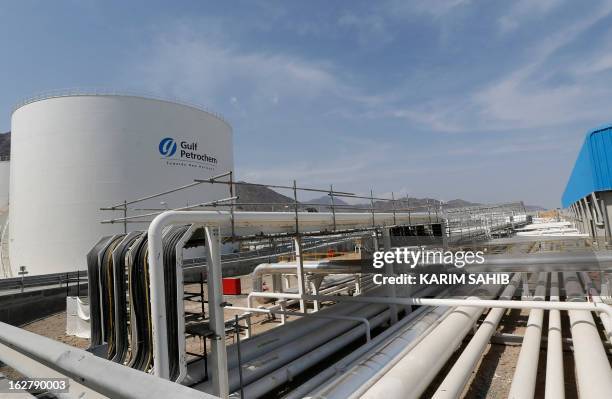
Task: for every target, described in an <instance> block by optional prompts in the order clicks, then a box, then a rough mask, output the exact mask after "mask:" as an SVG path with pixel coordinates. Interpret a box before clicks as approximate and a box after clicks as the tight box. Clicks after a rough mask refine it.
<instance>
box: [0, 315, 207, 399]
mask: <svg viewBox="0 0 612 399" xmlns="http://www.w3.org/2000/svg"><path fill="white" fill-rule="evenodd" d="M0 343H1V344H3V345H6V346H7V347H9V348H11V349H14V350H16V351H18V352H20V353H21V354H23V355H25V356H27V357H29V358H31V359H34V360H36V361H37V362H40V363H41V364H43V365H45V366H47V367H49V368H52V369H54V370H56V371H57V372H59V373H60V374H63V375H65V376H66V377H68V378H71V379H74V380H75V381H78V383H79V384H82V385H84V386H86V387H87V388H89V389H91V390H93V391H96V392H99V393H101V394H102V395H105V396H108V397H110V398H138V399H150V398H155V397H166V398H170V397H172V398H176V397H181V398H193V399H196V398H197V399H203V398H214V396H211V395H208V394H203V393H202V392H197V391H195V390H193V389H190V388H188V387H185V386H182V385H180V384H177V383H174V382H170V381H167V380H164V379H161V378H157V377H155V376H153V375H150V374H147V373H143V372H141V371H138V370H134V369H132V368H129V367H125V366H122V365H120V364H117V363H114V362H111V361H108V360H105V359H102V358H99V357H97V356H95V355H94V354H92V353H89V352H86V351H84V350H82V349H78V348H75V347H72V346H69V345H66V344H64V343H61V342H58V341H55V340H52V339H50V338H46V337H42V336H40V335H37V334H34V333H31V332H29V331H26V330H23V329H20V328H17V327H13V326H10V325H8V324H5V323H1V322H0Z"/></svg>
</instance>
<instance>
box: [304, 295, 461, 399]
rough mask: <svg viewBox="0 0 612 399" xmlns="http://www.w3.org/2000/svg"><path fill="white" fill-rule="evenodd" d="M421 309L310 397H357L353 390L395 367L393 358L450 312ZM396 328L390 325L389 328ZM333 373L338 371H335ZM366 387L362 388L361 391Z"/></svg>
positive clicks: (418, 340) (418, 339) (442, 309)
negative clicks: (416, 314) (392, 333)
mask: <svg viewBox="0 0 612 399" xmlns="http://www.w3.org/2000/svg"><path fill="white" fill-rule="evenodd" d="M421 309H425V310H423V311H422V313H420V314H419V315H418V316H417V318H416V319H415V320H414V322H411V323H409V324H406V325H405V326H404V328H402V329H400V330H398V331H397V333H396V334H394V335H393V336H392V337H391V338H389V339H388V340H385V341H384V342H383V343H381V345H380V346H377V347H376V348H373V349H372V350H371V351H368V353H366V354H364V355H363V356H362V357H361V358H360V359H357V360H356V361H355V362H354V364H353V365H352V366H351V367H349V368H348V369H346V370H342V374H339V375H338V376H337V377H336V378H333V379H331V380H330V381H329V382H327V383H326V384H325V385H323V386H322V387H317V389H316V390H315V391H314V392H312V394H311V395H310V396H311V397H316V398H325V399H346V398H348V397H353V396H358V394H359V392H356V391H358V390H359V389H360V388H362V387H364V385H365V384H368V382H371V381H375V380H376V376H377V375H381V374H383V373H384V372H385V371H386V370H387V369H390V368H391V367H392V366H393V365H394V364H395V363H394V360H395V359H398V358H401V357H402V356H403V355H404V354H406V353H408V352H409V351H410V350H411V349H412V348H414V346H416V345H417V344H418V343H419V342H420V341H421V340H422V339H423V338H424V337H425V336H426V335H427V334H428V333H429V332H430V331H431V330H433V328H435V327H436V326H437V325H438V324H439V323H440V322H441V321H442V320H444V318H445V317H446V316H447V315H448V314H450V313H451V310H449V309H446V308H444V307H436V308H429V309H426V308H424V307H421V308H419V310H421ZM399 323H401V321H400V322H398V324H399ZM396 325H397V324H394V325H393V326H392V327H395V326H396ZM335 371H336V372H338V370H335ZM370 385H371V383H370ZM370 385H367V386H365V388H364V390H365V389H367V388H368V387H369V386H370ZM294 397H295V396H294Z"/></svg>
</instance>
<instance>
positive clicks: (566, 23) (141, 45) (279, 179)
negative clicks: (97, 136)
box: [0, 0, 612, 207]
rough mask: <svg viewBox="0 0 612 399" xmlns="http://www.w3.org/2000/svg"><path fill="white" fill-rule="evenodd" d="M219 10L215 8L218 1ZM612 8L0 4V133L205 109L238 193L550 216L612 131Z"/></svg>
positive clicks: (559, 4) (450, 2)
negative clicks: (133, 110) (156, 106)
mask: <svg viewBox="0 0 612 399" xmlns="http://www.w3.org/2000/svg"><path fill="white" fill-rule="evenodd" d="M229 4H231V7H230V6H229ZM611 13H612V2H610V1H608V2H604V1H588V2H576V1H569V0H567V1H563V0H539V1H536V0H518V1H515V2H508V1H469V0H441V1H412V2H407V1H395V0H389V1H379V2H370V1H363V2H357V1H346V2H328V1H308V2H297V1H267V2H264V1H234V2H206V1H179V2H162V1H154V0H149V1H142V2H137V1H129V2H119V1H87V0H82V1H77V0H74V1H29V0H19V1H3V2H2V4H1V5H0V20H1V21H2V23H1V24H0V51H1V52H2V56H1V59H2V62H1V64H0V65H1V66H0V71H1V73H0V93H1V94H0V130H2V131H6V130H9V129H10V112H11V109H12V107H13V105H14V104H15V103H17V102H18V101H19V100H20V99H23V98H25V97H28V96H31V95H33V94H37V93H40V92H44V91H47V90H53V89H59V88H74V87H100V88H113V89H122V90H132V91H138V92H143V93H153V94H156V95H161V96H167V97H178V98H181V99H183V100H187V101H193V102H197V103H200V104H204V105H206V106H208V107H210V108H211V109H213V110H215V111H218V112H220V113H221V114H223V115H224V116H225V117H226V119H228V120H229V122H230V123H231V124H232V126H233V128H234V142H235V151H234V152H235V163H236V169H237V173H238V175H239V176H240V177H242V178H243V179H247V180H252V181H263V182H271V183H290V182H291V181H292V179H294V178H296V179H297V180H298V183H299V184H302V185H310V186H322V187H326V186H328V185H329V184H330V183H333V184H334V185H335V187H337V188H338V189H343V190H347V191H354V192H359V193H365V192H369V189H370V187H373V188H374V191H375V192H376V193H378V194H379V195H387V194H389V193H390V192H391V191H395V193H396V194H397V193H401V194H402V195H405V194H408V195H411V196H421V197H422V196H431V197H436V198H441V199H443V200H450V199H453V198H463V199H467V200H472V201H480V202H500V201H508V200H516V199H522V200H524V201H526V202H527V203H529V204H538V205H542V206H547V207H556V206H559V202H560V197H561V193H562V191H563V188H564V186H565V183H566V181H567V178H568V176H569V173H570V171H571V168H572V165H573V163H574V160H575V158H576V155H577V153H578V150H579V147H580V145H581V142H582V139H583V137H584V134H585V132H586V131H587V130H589V129H591V128H593V127H596V126H599V125H602V124H604V123H607V122H611V121H612V84H611V83H612V15H611Z"/></svg>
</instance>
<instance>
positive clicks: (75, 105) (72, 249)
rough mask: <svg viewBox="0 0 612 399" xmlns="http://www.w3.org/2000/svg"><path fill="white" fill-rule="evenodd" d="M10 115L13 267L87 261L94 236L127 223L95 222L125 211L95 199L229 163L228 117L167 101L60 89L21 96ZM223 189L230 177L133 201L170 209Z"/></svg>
mask: <svg viewBox="0 0 612 399" xmlns="http://www.w3.org/2000/svg"><path fill="white" fill-rule="evenodd" d="M11 123H12V126H11V131H12V142H11V169H10V223H9V227H10V230H9V233H10V234H9V236H10V238H9V240H10V241H9V243H10V245H9V254H10V261H11V262H10V263H11V267H12V269H13V273H15V271H16V270H17V269H19V267H20V266H26V268H27V270H28V272H29V274H30V275H37V274H46V273H57V272H65V271H74V270H77V268H78V269H84V268H85V255H86V253H87V252H88V251H89V250H90V249H91V247H92V246H93V245H94V244H95V242H96V241H97V240H98V239H99V238H100V237H101V236H103V235H105V234H112V233H121V232H123V229H124V226H123V224H112V225H109V224H105V225H102V224H100V221H101V220H103V219H110V218H112V217H121V216H122V212H109V211H101V210H100V208H102V207H108V206H110V205H113V204H116V203H120V202H123V201H124V200H127V201H129V200H133V199H137V198H140V197H143V196H146V195H149V194H154V193H157V192H161V191H165V190H168V189H170V188H173V187H177V186H180V185H185V184H189V183H192V182H193V180H194V179H202V178H208V177H211V176H214V175H217V174H220V173H224V172H228V171H230V170H233V166H234V164H233V153H232V150H233V149H232V129H231V127H230V126H229V124H228V123H227V122H225V121H224V120H222V119H221V118H219V117H218V116H216V115H213V114H212V113H209V112H207V111H204V110H202V109H199V108H196V107H192V106H188V105H182V104H177V103H173V102H168V101H163V100H157V99H149V98H143V97H136V96H121V95H67V96H57V97H52V98H44V99H39V100H36V101H32V102H29V103H26V104H25V105H23V106H21V107H20V108H18V109H17V110H15V111H14V113H13V115H12V121H11ZM228 196H229V195H228V186H227V185H210V184H202V185H200V186H197V187H196V188H190V189H188V190H184V191H180V192H177V193H173V194H171V195H167V196H164V197H163V198H161V199H154V200H149V201H147V202H143V203H139V204H136V205H135V206H136V207H140V208H160V207H167V208H175V207H180V206H185V205H187V204H196V203H201V202H205V201H209V200H215V199H220V198H225V197H228ZM160 201H163V204H161V205H160ZM134 213H135V212H132V214H134ZM140 213H147V212H146V211H143V212H140ZM127 226H128V230H137V229H143V228H144V227H146V225H142V224H128V225H127Z"/></svg>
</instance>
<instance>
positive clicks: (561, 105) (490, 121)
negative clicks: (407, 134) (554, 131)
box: [389, 3, 612, 132]
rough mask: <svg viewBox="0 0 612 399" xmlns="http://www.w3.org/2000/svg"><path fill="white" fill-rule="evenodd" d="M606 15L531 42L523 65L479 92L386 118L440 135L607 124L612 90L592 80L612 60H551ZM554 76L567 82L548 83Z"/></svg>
mask: <svg viewBox="0 0 612 399" xmlns="http://www.w3.org/2000/svg"><path fill="white" fill-rule="evenodd" d="M611 12H612V3H607V4H605V5H603V6H602V7H599V8H597V9H595V10H594V11H593V12H591V13H589V14H588V15H586V16H585V17H583V18H581V19H579V20H577V21H576V22H575V23H573V24H571V25H569V26H563V27H562V28H560V29H559V30H557V31H555V32H553V33H552V34H550V35H548V36H546V37H544V38H542V39H540V40H538V41H536V42H535V43H533V44H532V45H531V46H530V47H528V48H527V50H526V51H527V54H528V57H527V58H528V62H527V63H524V64H523V65H520V66H519V67H518V68H516V69H515V70H514V71H512V72H510V73H508V74H506V75H504V76H502V77H501V78H499V79H497V80H495V81H493V82H491V83H489V84H488V85H486V86H484V87H482V88H478V89H475V90H473V91H471V92H467V93H465V95H464V96H462V97H450V98H445V99H443V100H430V101H428V102H423V103H420V104H417V105H416V106H414V107H411V108H406V107H402V108H399V110H394V111H390V112H389V113H390V114H392V115H394V116H396V117H400V118H406V119H408V120H410V121H412V122H415V123H418V124H420V125H422V126H425V127H427V128H429V129H431V130H434V131H440V132H469V131H483V130H486V131H495V130H504V131H508V130H512V129H523V128H541V127H548V126H558V125H562V124H567V123H571V122H580V121H586V120H588V121H593V120H596V121H601V120H607V119H609V118H610V106H609V104H610V103H611V102H612V88H611V87H608V86H606V85H601V82H600V80H599V79H596V78H594V77H593V74H595V73H598V72H601V71H605V70H607V69H609V68H612V58H611V57H606V56H604V57H602V55H601V49H597V51H596V52H595V53H593V54H590V55H585V56H582V57H581V58H580V60H579V61H578V60H576V61H574V62H570V63H559V62H551V61H550V60H551V57H552V56H553V55H554V54H556V53H557V52H558V51H562V49H563V48H564V47H565V46H567V45H569V44H571V43H574V42H575V41H576V40H577V39H578V38H579V37H580V35H582V34H583V33H584V32H586V31H587V30H588V29H589V28H591V27H593V26H594V25H595V24H596V23H598V22H600V21H601V20H602V19H603V18H605V17H606V16H608V15H609V14H610V13H611ZM555 76H571V79H568V80H567V81H561V82H548V80H550V78H553V77H555ZM598 123H600V122H598Z"/></svg>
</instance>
